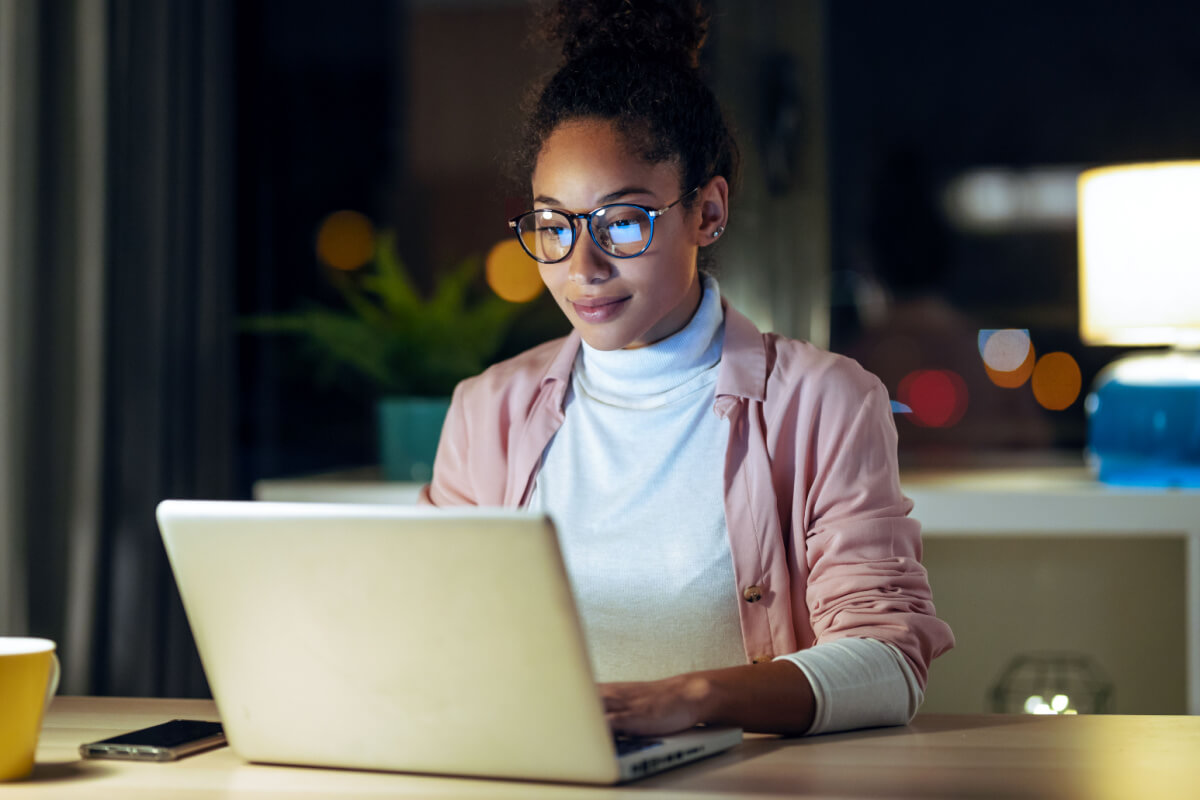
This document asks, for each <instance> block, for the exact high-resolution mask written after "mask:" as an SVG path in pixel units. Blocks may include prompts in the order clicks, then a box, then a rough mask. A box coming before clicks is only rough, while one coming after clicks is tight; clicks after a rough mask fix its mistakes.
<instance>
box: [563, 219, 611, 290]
mask: <svg viewBox="0 0 1200 800" xmlns="http://www.w3.org/2000/svg"><path fill="white" fill-rule="evenodd" d="M578 236H579V239H578V240H577V241H576V242H575V251H574V252H573V253H571V257H570V259H568V267H567V269H568V272H567V279H568V280H570V281H571V282H572V283H578V284H584V285H586V284H589V283H599V282H601V281H604V280H607V279H608V278H609V277H611V276H612V265H611V264H610V263H609V260H608V256H607V255H606V254H605V253H604V252H603V251H602V250H601V249H600V248H599V247H597V246H596V243H595V242H594V241H593V240H592V236H591V234H590V233H589V232H588V229H587V226H586V225H584V224H582V223H581V224H580V230H579V233H578Z"/></svg>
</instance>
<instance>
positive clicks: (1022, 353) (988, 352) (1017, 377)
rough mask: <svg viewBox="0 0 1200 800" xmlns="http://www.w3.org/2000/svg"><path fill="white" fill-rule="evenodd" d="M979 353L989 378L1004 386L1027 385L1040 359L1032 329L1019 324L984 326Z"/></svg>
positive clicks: (1014, 387)
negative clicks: (1018, 326) (1026, 328)
mask: <svg viewBox="0 0 1200 800" xmlns="http://www.w3.org/2000/svg"><path fill="white" fill-rule="evenodd" d="M979 355H980V356H981V357H982V358H983V368H984V370H985V371H986V372H987V376H988V378H989V379H990V380H991V382H992V383H994V384H996V385H997V386H999V387H1001V388H1003V389H1016V388H1017V387H1018V386H1023V385H1025V381H1027V380H1029V377H1030V376H1031V375H1033V368H1034V365H1035V364H1036V363H1037V354H1036V352H1035V350H1034V347H1033V341H1032V340H1031V339H1030V338H1029V331H1027V330H1023V329H1020V328H1001V329H996V330H981V331H980V332H979Z"/></svg>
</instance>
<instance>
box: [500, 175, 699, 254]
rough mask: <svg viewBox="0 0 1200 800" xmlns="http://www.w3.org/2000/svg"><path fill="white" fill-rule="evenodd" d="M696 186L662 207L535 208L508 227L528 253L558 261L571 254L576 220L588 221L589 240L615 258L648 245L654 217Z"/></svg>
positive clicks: (622, 204) (631, 205)
mask: <svg viewBox="0 0 1200 800" xmlns="http://www.w3.org/2000/svg"><path fill="white" fill-rule="evenodd" d="M699 189H700V187H699V186H697V187H696V188H695V189H692V190H691V191H688V192H684V193H683V194H681V195H680V196H679V199H678V200H676V201H675V202H674V203H671V204H670V205H666V206H663V207H662V208H647V207H646V206H639V205H634V204H632V203H613V204H611V205H607V206H600V207H599V208H597V209H595V210H594V211H589V212H588V213H586V214H572V213H571V212H569V211H559V210H558V209H554V208H537V209H534V210H533V211H526V212H525V213H524V214H518V215H517V216H515V217H513V218H512V219H510V220H509V221H508V227H510V228H512V230H513V233H515V234H516V235H517V241H519V242H520V243H521V247H522V248H524V250H525V252H526V253H528V254H529V257H530V258H532V259H534V260H535V261H540V262H541V263H543V264H557V263H558V262H559V261H563V260H565V259H567V258H569V257H570V255H571V253H572V252H573V251H574V250H575V243H576V242H577V241H578V239H579V237H578V235H577V234H576V230H577V228H576V225H575V221H576V220H585V221H586V222H587V229H588V233H589V234H591V237H592V241H593V242H595V243H596V246H597V247H599V248H600V249H601V250H603V251H604V252H605V253H607V254H608V255H610V256H614V257H616V258H633V257H635V256H640V255H641V254H642V253H644V252H646V250H648V249H649V247H650V242H651V240H652V239H654V220H656V219H657V218H659V217H661V216H662V215H663V214H665V213H667V212H668V211H670V210H671V209H672V208H674V207H675V206H677V205H678V204H679V203H681V202H682V201H683V200H684V199H685V198H686V197H688V196H689V195H692V194H695V193H696V191H698V190H699Z"/></svg>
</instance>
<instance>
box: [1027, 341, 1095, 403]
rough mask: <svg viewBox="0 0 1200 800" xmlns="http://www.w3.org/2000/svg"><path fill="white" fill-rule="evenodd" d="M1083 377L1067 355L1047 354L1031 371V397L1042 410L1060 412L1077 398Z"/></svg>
mask: <svg viewBox="0 0 1200 800" xmlns="http://www.w3.org/2000/svg"><path fill="white" fill-rule="evenodd" d="M1082 387H1083V375H1082V373H1081V372H1080V370H1079V364H1078V363H1077V362H1076V361H1075V359H1074V358H1073V357H1072V356H1071V355H1070V354H1069V353H1062V352H1056V353H1047V354H1046V355H1044V356H1042V357H1041V358H1039V359H1038V362H1037V366H1036V367H1034V370H1033V396H1034V397H1036V398H1037V401H1038V402H1039V403H1041V404H1042V406H1043V407H1044V408H1048V409H1050V410H1051V411H1062V410H1063V409H1064V408H1067V407H1068V406H1070V405H1071V404H1072V403H1074V402H1075V400H1076V399H1078V397H1079V391H1080V389H1081V388H1082Z"/></svg>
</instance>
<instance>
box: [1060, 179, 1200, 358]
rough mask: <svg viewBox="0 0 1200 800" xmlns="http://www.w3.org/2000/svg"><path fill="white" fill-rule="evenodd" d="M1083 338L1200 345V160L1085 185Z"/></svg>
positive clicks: (1081, 245)
mask: <svg viewBox="0 0 1200 800" xmlns="http://www.w3.org/2000/svg"><path fill="white" fill-rule="evenodd" d="M1079 293H1080V294H1079V298H1080V322H1081V325H1082V330H1081V333H1082V335H1083V340H1084V341H1085V342H1086V343H1088V344H1107V345H1164V344H1169V345H1184V346H1191V347H1198V346H1200V161H1194V162H1174V163H1172V162H1165V163H1159V164H1144V165H1134V166H1128V167H1106V168H1102V169H1095V170H1091V171H1088V172H1085V173H1083V175H1082V176H1081V177H1080V180H1079Z"/></svg>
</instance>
